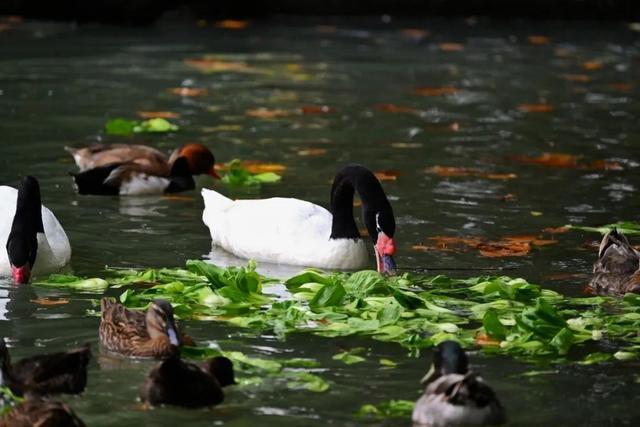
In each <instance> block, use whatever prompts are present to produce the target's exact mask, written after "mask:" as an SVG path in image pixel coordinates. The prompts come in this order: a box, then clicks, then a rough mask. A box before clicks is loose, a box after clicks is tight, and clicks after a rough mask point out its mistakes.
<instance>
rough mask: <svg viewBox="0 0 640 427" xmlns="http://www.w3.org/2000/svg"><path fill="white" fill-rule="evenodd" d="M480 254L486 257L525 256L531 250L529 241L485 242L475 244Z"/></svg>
mask: <svg viewBox="0 0 640 427" xmlns="http://www.w3.org/2000/svg"><path fill="white" fill-rule="evenodd" d="M477 249H478V251H479V252H480V255H482V256H483V257H486V258H502V257H508V256H525V255H527V254H529V252H530V251H531V243H529V242H522V241H513V242H510V241H497V242H487V243H483V244H480V245H478V246H477Z"/></svg>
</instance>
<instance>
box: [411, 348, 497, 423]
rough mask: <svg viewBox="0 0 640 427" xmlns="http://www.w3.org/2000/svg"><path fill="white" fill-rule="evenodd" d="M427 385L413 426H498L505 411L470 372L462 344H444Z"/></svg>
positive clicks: (429, 375)
mask: <svg viewBox="0 0 640 427" xmlns="http://www.w3.org/2000/svg"><path fill="white" fill-rule="evenodd" d="M422 384H423V385H426V388H425V390H424V393H423V395H422V396H421V397H420V398H419V399H418V401H417V402H416V406H415V408H414V410H413V416H412V419H413V423H414V426H416V427H417V426H422V427H427V426H428V427H452V426H482V425H499V424H503V423H504V422H505V421H506V417H505V411H504V408H503V407H502V405H501V404H500V402H499V401H498V398H497V397H496V395H495V393H494V392H493V390H492V389H491V387H489V386H488V385H487V384H486V383H485V382H484V381H483V380H482V378H480V377H479V376H477V375H476V374H474V373H473V372H469V361H468V359H467V355H466V354H465V352H464V350H463V349H462V347H460V344H458V343H457V342H455V341H443V342H442V343H440V344H438V346H437V347H436V348H435V349H434V352H433V365H432V366H431V370H430V371H429V373H427V375H425V377H424V378H423V379H422Z"/></svg>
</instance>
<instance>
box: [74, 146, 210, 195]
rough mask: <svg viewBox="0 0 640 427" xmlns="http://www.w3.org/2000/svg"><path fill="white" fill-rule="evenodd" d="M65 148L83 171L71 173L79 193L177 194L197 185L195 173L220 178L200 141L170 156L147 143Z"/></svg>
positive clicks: (206, 149) (177, 150) (183, 147)
mask: <svg viewBox="0 0 640 427" xmlns="http://www.w3.org/2000/svg"><path fill="white" fill-rule="evenodd" d="M65 149H66V150H67V151H68V152H69V153H70V154H71V155H72V156H73V158H74V160H75V162H76V165H78V167H79V168H80V173H78V174H72V175H73V177H74V180H75V183H76V186H77V188H78V192H79V193H80V194H112V195H116V194H120V195H140V194H162V193H176V192H180V191H187V190H192V189H194V188H195V182H194V180H193V175H200V174H208V175H210V176H212V177H214V178H216V179H219V178H220V177H219V176H218V174H217V173H216V170H215V157H214V156H213V153H211V151H209V149H208V148H207V147H205V146H204V145H202V144H197V143H191V144H186V145H183V146H182V147H179V148H177V149H176V150H174V152H173V153H172V154H171V156H170V157H169V158H167V156H166V155H165V154H164V153H162V152H161V151H159V150H157V149H155V148H152V147H147V146H145V145H129V144H94V145H91V146H89V147H84V148H72V147H65ZM180 159H183V160H180Z"/></svg>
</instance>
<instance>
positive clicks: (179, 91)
mask: <svg viewBox="0 0 640 427" xmlns="http://www.w3.org/2000/svg"><path fill="white" fill-rule="evenodd" d="M169 93H171V94H173V95H179V96H189V97H191V96H193V97H195V96H204V95H206V94H207V90H206V89H204V88H201V87H174V88H171V89H169Z"/></svg>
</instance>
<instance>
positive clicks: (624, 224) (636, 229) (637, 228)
mask: <svg viewBox="0 0 640 427" xmlns="http://www.w3.org/2000/svg"><path fill="white" fill-rule="evenodd" d="M565 227H567V228H568V229H570V230H580V231H588V232H593V233H600V234H607V233H608V232H609V231H611V230H613V229H614V228H615V229H617V230H618V231H619V232H620V233H623V234H640V224H638V223H637V222H633V221H619V222H616V223H613V224H606V225H601V226H599V227H586V226H579V225H566V226H565Z"/></svg>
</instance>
